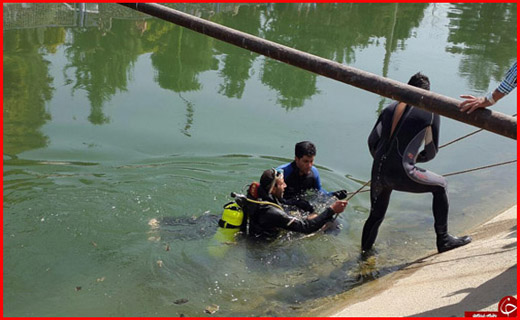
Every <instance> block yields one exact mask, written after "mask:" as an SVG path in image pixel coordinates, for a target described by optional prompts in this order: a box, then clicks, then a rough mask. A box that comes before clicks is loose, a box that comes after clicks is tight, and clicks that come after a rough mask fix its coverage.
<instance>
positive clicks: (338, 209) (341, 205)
mask: <svg viewBox="0 0 520 320" xmlns="http://www.w3.org/2000/svg"><path fill="white" fill-rule="evenodd" d="M347 204H348V202H347V201H345V200H338V201H336V202H334V203H333V204H332V205H331V206H330V208H331V209H332V210H333V211H334V212H335V213H342V212H343V210H345V208H346V207H347Z"/></svg>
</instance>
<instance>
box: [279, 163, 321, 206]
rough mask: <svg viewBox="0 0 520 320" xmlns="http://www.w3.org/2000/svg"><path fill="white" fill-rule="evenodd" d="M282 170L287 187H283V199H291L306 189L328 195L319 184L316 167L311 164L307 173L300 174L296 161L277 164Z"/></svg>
mask: <svg viewBox="0 0 520 320" xmlns="http://www.w3.org/2000/svg"><path fill="white" fill-rule="evenodd" d="M277 169H282V170H283V176H284V180H285V184H286V185H287V188H285V192H284V196H283V197H284V199H293V198H297V197H298V196H300V195H302V194H303V193H304V192H305V191H307V190H317V191H319V192H321V193H324V194H327V195H329V192H328V191H327V190H325V189H323V187H322V186H321V180H320V174H319V172H318V169H316V167H314V166H312V168H311V171H310V172H309V174H303V175H300V169H298V167H297V166H296V162H294V161H293V162H290V163H287V164H284V165H281V166H279V167H278V168H277Z"/></svg>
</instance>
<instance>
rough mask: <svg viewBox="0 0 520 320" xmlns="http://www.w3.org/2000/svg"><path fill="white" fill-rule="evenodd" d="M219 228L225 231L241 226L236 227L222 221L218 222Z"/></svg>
mask: <svg viewBox="0 0 520 320" xmlns="http://www.w3.org/2000/svg"><path fill="white" fill-rule="evenodd" d="M218 226H219V227H221V228H225V229H238V228H240V226H234V225H232V224H229V223H227V222H226V221H224V220H222V219H220V220H218Z"/></svg>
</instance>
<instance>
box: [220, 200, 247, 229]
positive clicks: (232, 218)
mask: <svg viewBox="0 0 520 320" xmlns="http://www.w3.org/2000/svg"><path fill="white" fill-rule="evenodd" d="M243 220H244V211H242V208H241V207H240V206H239V205H238V204H237V203H236V202H229V203H226V204H225V205H224V211H223V212H222V218H221V219H220V220H219V222H218V226H219V227H221V228H226V229H236V228H240V226H241V225H242V221H243Z"/></svg>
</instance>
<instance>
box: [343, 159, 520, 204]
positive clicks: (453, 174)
mask: <svg viewBox="0 0 520 320" xmlns="http://www.w3.org/2000/svg"><path fill="white" fill-rule="evenodd" d="M515 162H516V160H509V161H505V162H499V163H494V164H490V165H487V166H482V167H476V168H472V169H467V170H461V171H455V172H450V173H446V174H443V176H444V177H449V176H455V175H458V174H462V173H468V172H473V171H478V170H482V169H488V168H494V167H499V166H503V165H506V164H511V163H515ZM369 183H370V180H369V181H367V182H366V183H365V184H364V185H363V186H362V187H361V188H359V189H358V190H357V191H356V192H354V193H353V194H352V196H350V197H349V198H348V200H350V198H352V197H353V196H355V195H356V194H358V193H363V192H369V191H370V188H369V189H365V190H361V189H363V188H364V187H365V186H367V185H368V184H369Z"/></svg>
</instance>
